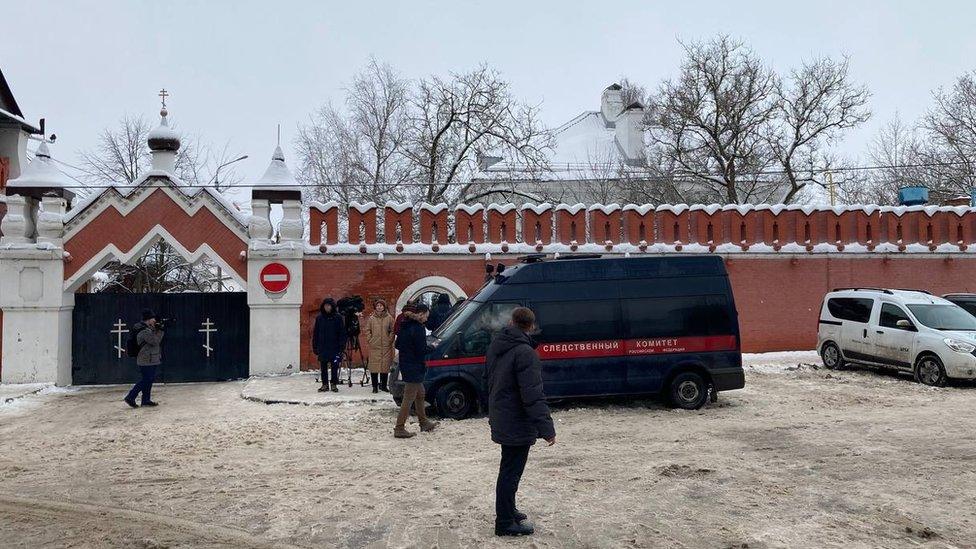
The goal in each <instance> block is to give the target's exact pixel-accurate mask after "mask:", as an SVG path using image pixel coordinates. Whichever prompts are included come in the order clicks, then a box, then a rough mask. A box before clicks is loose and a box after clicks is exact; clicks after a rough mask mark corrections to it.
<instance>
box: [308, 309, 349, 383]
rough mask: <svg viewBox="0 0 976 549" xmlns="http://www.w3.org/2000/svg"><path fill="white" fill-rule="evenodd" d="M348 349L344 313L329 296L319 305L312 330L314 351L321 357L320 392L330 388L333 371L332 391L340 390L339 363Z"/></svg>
mask: <svg viewBox="0 0 976 549" xmlns="http://www.w3.org/2000/svg"><path fill="white" fill-rule="evenodd" d="M345 350H346V327H345V324H344V323H343V322H342V315H340V314H339V312H338V311H337V310H336V303H335V300H334V299H332V298H331V297H327V298H325V299H324V300H322V305H321V306H320V307H319V316H318V317H317V318H316V319H315V328H314V329H313V330H312V352H314V353H315V354H316V356H318V357H319V367H320V368H321V374H320V376H321V377H322V386H321V387H319V392H325V391H328V390H329V375H328V374H329V372H331V373H332V391H333V392H337V393H338V392H339V365H340V364H341V363H342V354H343V352H345Z"/></svg>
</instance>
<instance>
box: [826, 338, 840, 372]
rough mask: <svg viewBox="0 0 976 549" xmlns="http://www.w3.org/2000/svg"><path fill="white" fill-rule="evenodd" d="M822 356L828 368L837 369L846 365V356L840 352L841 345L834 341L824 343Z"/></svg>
mask: <svg viewBox="0 0 976 549" xmlns="http://www.w3.org/2000/svg"><path fill="white" fill-rule="evenodd" d="M820 358H821V359H822V360H823V363H824V366H825V367H826V368H827V369H828V370H837V369H840V368H843V367H844V357H843V356H842V355H841V354H840V347H838V346H837V344H836V343H834V342H833V341H828V342H827V343H824V346H823V347H822V348H821V349H820Z"/></svg>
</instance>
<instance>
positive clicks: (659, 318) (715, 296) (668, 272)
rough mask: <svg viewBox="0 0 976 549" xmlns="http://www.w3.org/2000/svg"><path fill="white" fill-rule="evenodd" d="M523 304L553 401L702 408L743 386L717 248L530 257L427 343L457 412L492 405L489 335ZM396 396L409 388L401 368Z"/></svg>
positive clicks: (431, 378) (435, 383)
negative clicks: (609, 400)
mask: <svg viewBox="0 0 976 549" xmlns="http://www.w3.org/2000/svg"><path fill="white" fill-rule="evenodd" d="M519 306H525V307H529V308H530V309H532V311H533V312H535V315H536V320H537V323H538V333H536V334H534V335H533V338H534V339H535V340H536V341H537V342H538V344H539V346H538V347H537V349H536V351H537V352H538V353H539V357H540V359H541V361H542V370H543V374H542V376H543V382H544V386H545V392H546V397H547V398H548V399H550V400H563V399H569V398H584V397H605V396H631V395H632V396H648V395H661V396H663V397H664V399H665V401H667V402H669V403H670V404H672V405H674V406H677V407H680V408H685V409H697V408H700V407H701V406H702V405H704V404H705V402H706V400H708V399H709V398H712V400H714V398H715V395H716V393H717V392H718V391H727V390H730V389H741V388H742V387H744V386H745V378H744V375H743V370H742V354H741V352H740V346H739V323H738V315H737V313H736V309H735V301H734V300H733V298H732V288H731V286H730V284H729V279H728V274H727V272H726V270H725V264H724V263H723V261H722V259H721V258H720V257H716V256H693V255H690V256H676V257H634V258H613V259H610V258H607V259H604V258H600V257H599V256H583V257H573V256H569V257H562V258H559V259H545V258H544V257H542V256H529V257H527V258H523V260H522V262H521V263H520V264H518V265H515V266H512V267H509V268H507V269H505V270H504V271H503V272H502V273H501V274H498V275H496V276H495V277H494V279H493V280H492V281H490V282H488V283H487V284H485V286H484V287H482V288H481V290H480V291H478V293H477V294H476V295H474V296H473V297H471V298H470V299H468V300H467V301H465V302H464V303H463V304H462V305H461V306H460V307H459V308H458V309H457V310H456V311H455V312H454V313H453V314H452V315H451V316H450V317H449V318H448V319H447V320H446V321H445V322H444V323H443V324H442V325H441V327H440V328H439V329H438V330H437V331H436V332H434V333H432V334H431V336H430V337H429V339H428V344H429V347H430V353H429V354H428V355H427V367H428V369H427V377H426V381H425V386H426V389H427V398H428V400H429V401H430V402H431V403H432V404H434V405H435V407H436V410H437V412H438V413H439V414H440V415H442V416H444V417H450V418H455V419H460V418H464V417H467V416H469V415H471V414H473V413H476V412H477V411H478V409H479V407H483V406H484V405H485V402H486V401H487V395H486V394H485V387H484V381H483V378H482V374H483V372H484V365H485V352H486V351H487V349H488V344H489V343H490V342H491V338H492V336H493V335H494V334H495V333H496V332H497V331H498V330H500V329H501V328H502V327H503V326H505V324H506V323H508V321H509V318H510V317H511V313H512V309H514V308H515V307H519ZM391 378H392V379H394V380H396V381H395V382H394V383H393V386H392V387H391V390H392V392H393V396H394V398H395V400H396V401H397V402H400V400H401V396H402V392H403V385H402V383H401V382H400V381H399V376H398V372H396V371H395V370H394V372H393V375H392V376H391Z"/></svg>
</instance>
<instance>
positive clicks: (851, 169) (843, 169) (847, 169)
mask: <svg viewBox="0 0 976 549" xmlns="http://www.w3.org/2000/svg"><path fill="white" fill-rule="evenodd" d="M51 160H54V161H55V162H57V163H58V164H61V165H64V166H67V167H69V168H72V169H74V170H77V171H78V172H81V173H84V174H87V175H89V176H92V177H96V175H95V174H92V173H91V172H89V171H87V170H85V169H83V168H79V167H78V166H74V165H72V164H69V163H67V162H64V161H62V160H58V159H56V158H52V159H51ZM973 164H974V163H973V162H967V161H954V162H926V163H914V164H875V165H865V166H838V167H834V168H827V167H821V168H805V169H796V170H793V173H797V174H804V175H807V174H809V175H814V174H825V173H828V172H830V173H855V172H864V171H875V170H904V169H912V168H920V169H924V168H947V167H953V166H972V165H973ZM568 165H569V163H558V164H556V166H568ZM610 165H611V164H606V166H610ZM580 166H581V167H586V168H593V167H595V166H597V165H596V164H583V163H580ZM613 166H615V167H620V168H623V169H624V170H625V173H626V172H627V171H628V168H629V170H630V173H629V174H628V177H627V179H630V180H632V181H638V182H672V181H691V180H696V179H699V180H701V179H709V178H716V179H722V178H724V177H725V174H722V173H718V172H713V173H701V174H696V173H693V172H689V171H682V172H680V173H677V174H675V175H650V174H648V175H640V174H639V173H634V172H633V168H632V167H628V166H621V165H618V164H614V165H613ZM58 171H60V172H61V173H63V174H64V175H66V176H67V177H69V178H71V179H72V180H74V181H75V182H77V183H78V185H72V186H67V187H65V188H68V189H75V188H84V189H92V190H96V189H110V188H115V189H135V188H161V187H162V185H146V184H139V185H136V184H131V183H128V184H105V185H93V184H86V183H85V182H83V181H81V180H80V179H78V178H77V177H75V176H73V175H71V174H69V173H67V172H65V171H64V170H61V169H59V170H58ZM528 171H530V170H519V169H513V170H502V169H497V170H488V172H489V173H493V174H499V175H501V174H505V173H519V172H522V173H525V172H528ZM545 172H546V171H545V170H539V174H540V176H544V174H545ZM788 173H789V172H787V171H786V170H782V169H778V170H759V171H754V172H740V173H737V174H736V177H738V178H749V177H762V176H782V175H787V174H788ZM580 175H585V174H580ZM960 175H964V176H967V177H973V176H974V174H972V173H967V174H960ZM590 179H620V178H616V177H607V178H593V177H591V178H590ZM476 181H477V182H485V183H490V182H505V181H511V182H513V183H526V182H539V183H543V182H558V183H561V184H563V185H590V184H592V183H591V181H588V180H586V179H585V178H584V179H570V180H560V179H546V178H545V177H538V178H533V177H528V178H522V179H515V178H514V177H510V178H507V179H506V178H504V177H498V178H479V179H477V180H476ZM814 183H817V182H814ZM451 184H454V185H463V184H466V183H451ZM818 184H819V183H818ZM433 185H434V186H441V185H445V183H440V182H438V183H434V184H433ZM234 186H235V187H237V188H255V187H258V186H259V185H258V184H256V183H238V184H236V185H234ZM290 186H291V187H297V188H302V189H306V188H307V189H315V188H329V189H357V188H360V187H361V185H358V184H356V183H296V184H295V185H290ZM397 186H398V187H418V188H426V187H430V186H431V183H425V182H409V181H408V182H401V183H398V184H397ZM181 187H183V188H189V189H194V188H210V189H216V190H220V188H219V186H218V185H211V184H198V183H196V184H185V185H181ZM499 192H503V191H499Z"/></svg>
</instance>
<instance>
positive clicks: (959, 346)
mask: <svg viewBox="0 0 976 549" xmlns="http://www.w3.org/2000/svg"><path fill="white" fill-rule="evenodd" d="M942 341H943V342H945V344H946V346H947V347H949V348H950V349H952V350H953V351H955V352H957V353H966V354H969V353H971V352H973V351H976V345H973V344H972V343H966V342H965V341H959V340H958V339H950V338H948V337H947V338H945V339H943V340H942Z"/></svg>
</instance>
